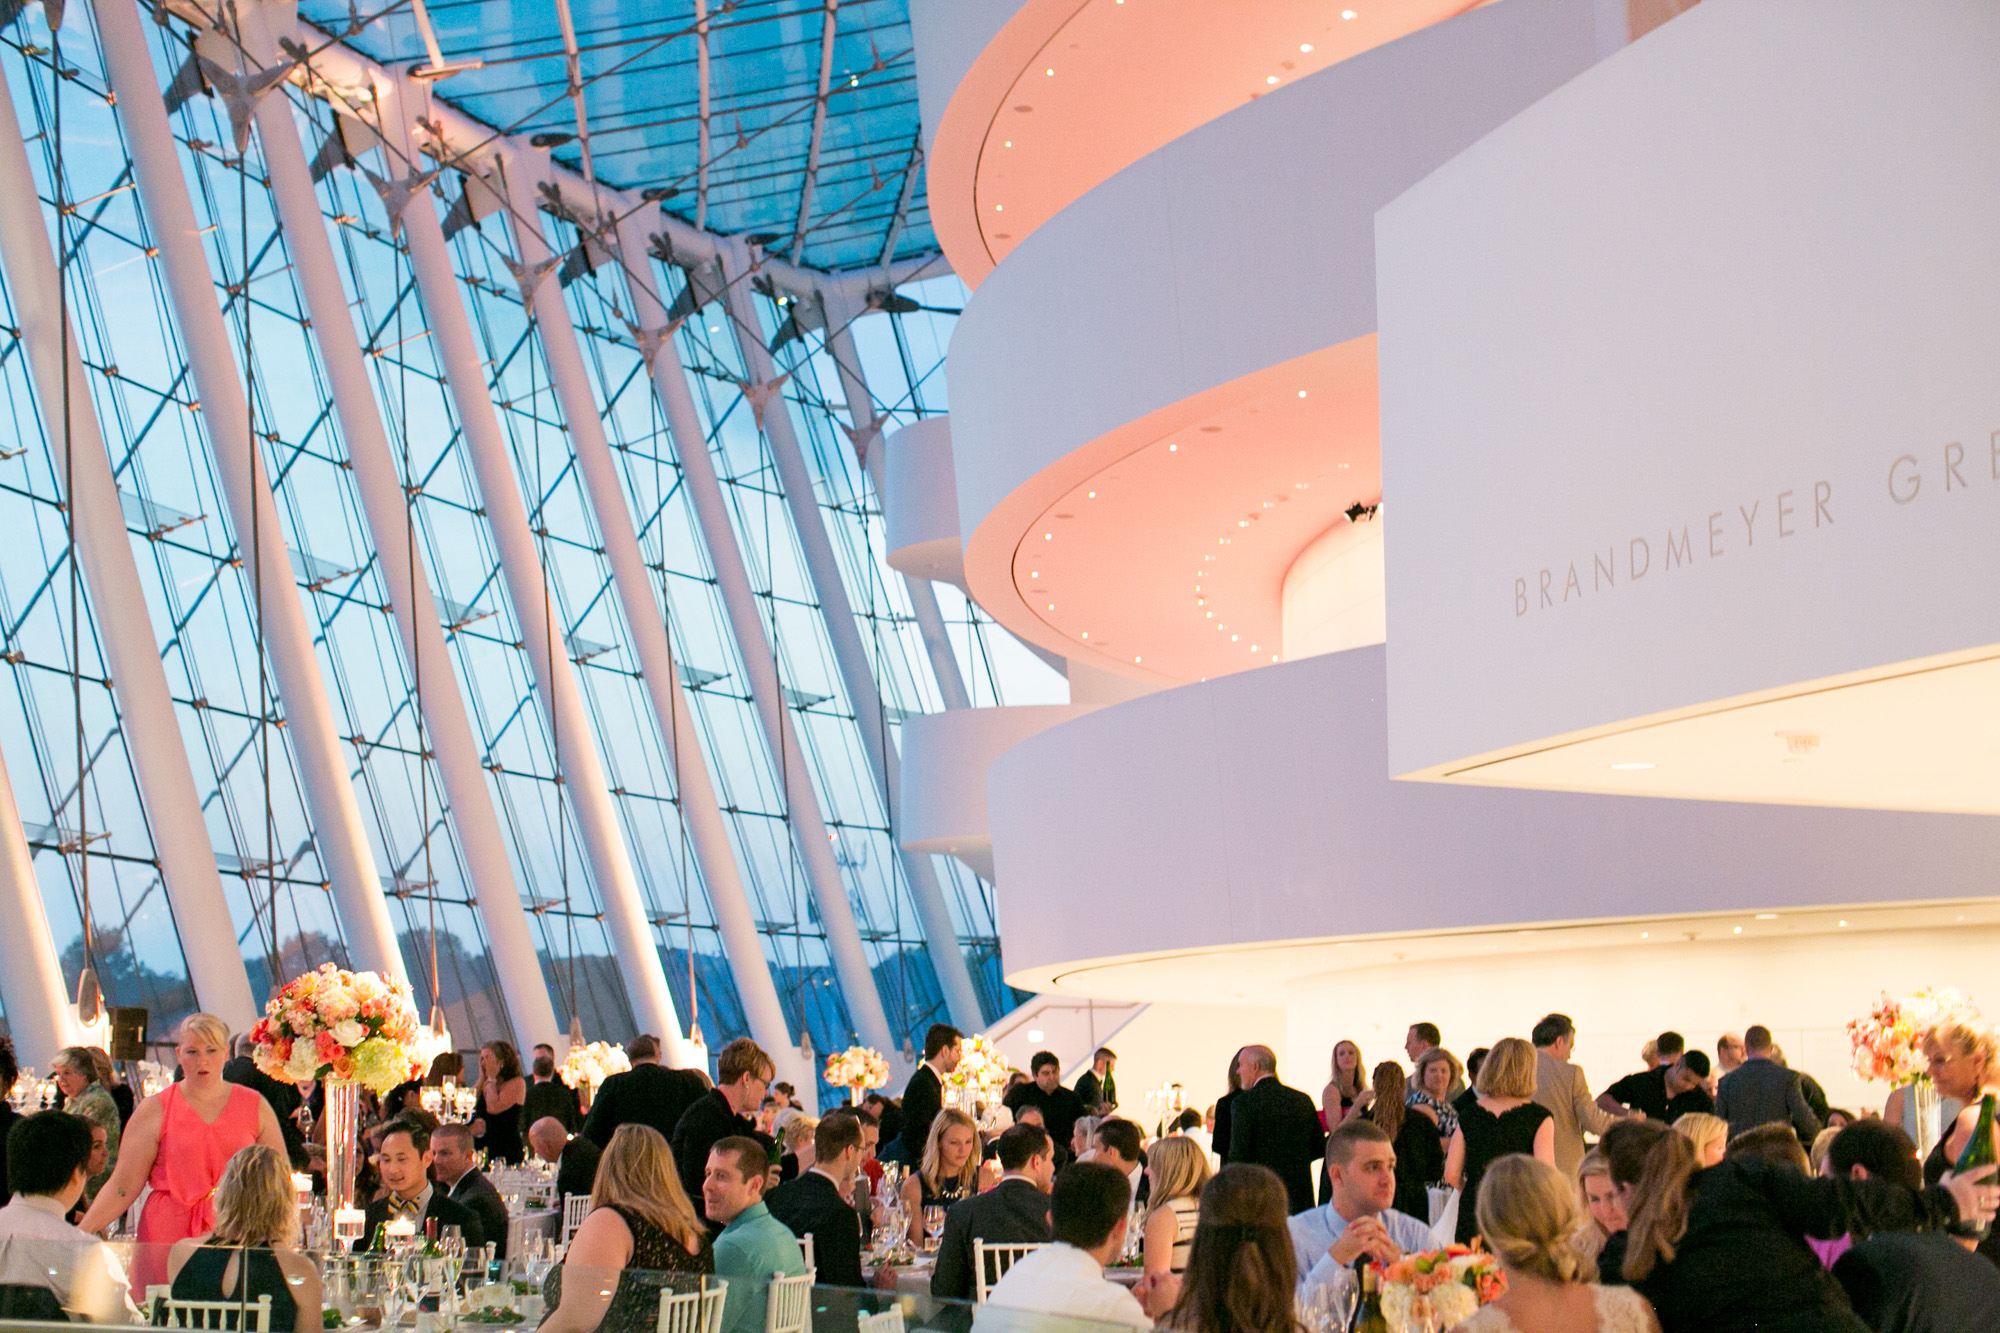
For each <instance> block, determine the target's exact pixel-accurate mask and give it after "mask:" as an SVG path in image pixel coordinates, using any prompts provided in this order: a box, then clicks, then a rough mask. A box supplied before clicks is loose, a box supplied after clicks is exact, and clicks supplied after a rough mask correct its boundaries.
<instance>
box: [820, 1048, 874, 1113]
mask: <svg viewBox="0 0 2000 1333" xmlns="http://www.w3.org/2000/svg"><path fill="white" fill-rule="evenodd" d="M821 1077H822V1078H824V1079H825V1080H826V1081H827V1083H828V1085H829V1086H831V1087H836V1088H846V1089H847V1100H848V1101H850V1102H852V1103H854V1104H855V1105H857V1106H858V1105H860V1104H861V1094H862V1093H864V1092H867V1091H869V1090H870V1089H872V1088H886V1087H888V1086H889V1062H888V1061H887V1060H885V1059H883V1058H882V1052H880V1051H878V1050H876V1049H875V1048H874V1047H873V1046H850V1047H848V1048H847V1049H846V1050H844V1051H839V1052H837V1053H835V1054H833V1055H829V1056H828V1057H826V1072H825V1073H824V1074H822V1075H821Z"/></svg>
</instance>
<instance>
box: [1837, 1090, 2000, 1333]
mask: <svg viewBox="0 0 2000 1333" xmlns="http://www.w3.org/2000/svg"><path fill="white" fill-rule="evenodd" d="M1827 1163H1828V1165H1829V1166H1830V1167H1831V1168H1832V1170H1833V1174H1834V1175H1835V1176H1844V1177H1847V1178H1848V1179H1852V1180H1871V1179H1872V1180H1893V1181H1895V1182H1896V1183H1897V1184H1899V1185H1908V1186H1911V1187H1912V1188H1918V1187H1921V1186H1922V1185H1923V1183H1924V1173H1923V1168H1922V1167H1920V1166H1918V1165H1917V1146H1916V1145H1915V1144H1914V1143H1912V1142H1910V1136H1909V1135H1907V1134H1905V1133H1904V1132H1903V1131H1902V1130H1900V1129H1898V1128H1896V1127H1895V1126H1894V1125H1890V1124H1885V1123H1884V1122H1882V1121H1880V1120H1857V1121H1856V1122H1854V1123H1853V1124H1851V1125H1849V1126H1848V1127H1847V1128H1845V1129H1843V1130H1841V1131H1840V1133H1839V1135H1838V1136H1836V1137H1835V1139H1834V1140H1833V1146H1832V1147H1831V1148H1830V1149H1828V1151H1827ZM1833 1275H1834V1277H1835V1278H1836V1279H1838V1281H1839V1282H1840V1285H1841V1286H1842V1287H1843V1288H1845V1289H1846V1291H1847V1299H1848V1300H1849V1302H1851V1303H1852V1304H1853V1306H1854V1313H1856V1314H1858V1315H1860V1316H1861V1318H1862V1320H1863V1321H1864V1322H1866V1323H1867V1325H1868V1327H1870V1328H1873V1329H1881V1330H1884V1333H1890V1331H1892V1330H1893V1333H1949V1331H1950V1330H1956V1329H1970V1328H2000V1268H1995V1267H1994V1266H1993V1264H1992V1262H1991V1261H1990V1260H1988V1259H1987V1258H1986V1257H1985V1256H1984V1254H1983V1253H1982V1252H1978V1251H1973V1250H1967V1249H1964V1248H1962V1247H1961V1246H1960V1245H1959V1244H1958V1242H1957V1241H1955V1240H1953V1239H1952V1238H1951V1237H1950V1236H1948V1235H1945V1234H1944V1233H1942V1232H1938V1231H1882V1232H1877V1233H1876V1234H1875V1235H1872V1236H1868V1237H1866V1238H1864V1239H1860V1240H1857V1241H1856V1242H1855V1244H1854V1245H1853V1247H1852V1248H1850V1249H1849V1250H1848V1251H1847V1252H1846V1253H1845V1254H1843V1255H1841V1256H1840V1258H1838V1259H1836V1260H1835V1261H1834V1265H1833Z"/></svg>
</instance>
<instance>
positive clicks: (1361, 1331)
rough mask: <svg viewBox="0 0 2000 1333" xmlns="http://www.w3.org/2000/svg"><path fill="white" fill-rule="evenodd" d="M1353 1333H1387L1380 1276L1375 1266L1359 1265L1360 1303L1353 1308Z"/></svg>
mask: <svg viewBox="0 0 2000 1333" xmlns="http://www.w3.org/2000/svg"><path fill="white" fill-rule="evenodd" d="M1354 1333H1389V1318H1388V1316H1387V1315H1385V1314H1383V1313H1382V1283H1381V1276H1380V1274H1378V1273H1377V1272H1376V1271H1375V1265H1373V1264H1370V1263H1364V1264H1362V1265H1361V1303H1360V1304H1359V1305H1357V1306H1355V1307H1354Z"/></svg>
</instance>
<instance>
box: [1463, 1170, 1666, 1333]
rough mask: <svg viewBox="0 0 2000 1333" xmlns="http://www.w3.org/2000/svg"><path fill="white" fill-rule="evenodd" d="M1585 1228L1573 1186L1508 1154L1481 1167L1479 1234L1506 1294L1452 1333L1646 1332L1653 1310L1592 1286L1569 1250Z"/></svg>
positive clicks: (1579, 1256) (1622, 1293)
mask: <svg viewBox="0 0 2000 1333" xmlns="http://www.w3.org/2000/svg"><path fill="white" fill-rule="evenodd" d="M1589 1225H1590V1219H1589V1217H1588V1216H1587V1215H1586V1214H1585V1212H1584V1210H1583V1207H1582V1205H1581V1204H1580V1203H1579V1202H1578V1201H1577V1195H1576V1190H1575V1188H1574V1187H1573V1186H1572V1185H1571V1184H1570V1182H1569V1181H1567V1180H1565V1179H1563V1175H1562V1172H1560V1171H1558V1170H1556V1169H1555V1168H1554V1167H1552V1166H1550V1165H1549V1164H1548V1163H1547V1162H1544V1161H1541V1160H1539V1159H1538V1158H1534V1157H1529V1156H1527V1155H1525V1154H1523V1153H1510V1154H1509V1155H1507V1156H1505V1157H1502V1158H1499V1159H1498V1160H1496V1161H1495V1162H1494V1163H1493V1165H1491V1166H1489V1167H1488V1168H1486V1178H1485V1180H1484V1181H1483V1182H1482V1183H1481V1185H1480V1190H1479V1233H1480V1234H1481V1235H1482V1236H1484V1237H1485V1238H1486V1248H1487V1249H1489V1250H1491V1251H1492V1252H1493V1254H1494V1257H1495V1258H1497V1259H1499V1261H1500V1266H1501V1268H1502V1269H1504V1270H1505V1271H1506V1274H1507V1290H1506V1292H1505V1293H1504V1294H1502V1295H1501V1296H1500V1297H1499V1298H1498V1299H1496V1300H1495V1301H1493V1303H1492V1304H1490V1305H1486V1306H1482V1307H1481V1308H1480V1310H1479V1312H1478V1313H1477V1314H1475V1315H1473V1316H1472V1318H1470V1319H1468V1320H1466V1321H1465V1322H1464V1323H1462V1324H1460V1325H1458V1333H1653V1331H1654V1330H1657V1329H1658V1328H1659V1324H1658V1322H1657V1321H1655V1320H1654V1318H1653V1308H1652V1307H1651V1306H1650V1305H1648V1304H1646V1300H1645V1298H1644V1297H1643V1296H1641V1295H1639V1293H1637V1292H1635V1291H1633V1290H1632V1289H1631V1288H1630V1287H1604V1286H1599V1285H1598V1284H1597V1262H1596V1260H1594V1259H1592V1258H1591V1257H1590V1256H1589V1255H1588V1254H1586V1253H1585V1252H1584V1250H1583V1249H1582V1248H1581V1247H1580V1246H1579V1245H1578V1244H1577V1241H1578V1237H1579V1236H1580V1235H1581V1234H1582V1233H1583V1231H1584V1230H1585V1229H1586V1228H1587V1227H1588V1226H1589Z"/></svg>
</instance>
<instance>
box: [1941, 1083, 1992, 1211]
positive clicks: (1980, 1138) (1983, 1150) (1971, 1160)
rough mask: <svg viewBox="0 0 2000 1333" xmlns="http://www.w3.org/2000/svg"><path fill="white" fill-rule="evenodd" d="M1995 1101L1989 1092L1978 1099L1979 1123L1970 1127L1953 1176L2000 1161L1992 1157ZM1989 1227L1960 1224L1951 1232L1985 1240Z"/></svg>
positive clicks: (1954, 1167) (1990, 1181)
mask: <svg viewBox="0 0 2000 1333" xmlns="http://www.w3.org/2000/svg"><path fill="white" fill-rule="evenodd" d="M1996 1100H1997V1099H1996V1098H1995V1096H1994V1094H1992V1093H1990V1092H1989V1093H1987V1094H1986V1095H1985V1096H1984V1097H1982V1098H1980V1099H1979V1123H1978V1124H1976V1125H1974V1126H1973V1127H1972V1137H1971V1138H1969V1139H1967V1140H1966V1141H1965V1151H1963V1152H1961V1153H1960V1154H1959V1155H1958V1162H1957V1164H1956V1165H1955V1166H1953V1167H1952V1172H1953V1174H1954V1175H1963V1174H1965V1173H1966V1172H1967V1171H1973V1170H1976V1169H1978V1168H1979V1167H1982V1166H1991V1165H1993V1164H1994V1163H1995V1162H1996V1161H2000V1158H1996V1157H1995V1156H1994V1151H1993V1106H1994V1102H1995V1101H1996ZM1993 1179H1994V1178H1993V1177H1988V1183H1989V1184H1990V1183H1992V1182H1993ZM1990 1225H1991V1224H1990V1223H1986V1222H1960V1223H1959V1224H1958V1225H1957V1226H1955V1227H1953V1228H1952V1231H1953V1232H1954V1233H1956V1234H1957V1235H1960V1236H1973V1237H1977V1238H1978V1239H1980V1240H1985V1239H1986V1233H1987V1231H1988V1229H1989V1227H1990Z"/></svg>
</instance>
